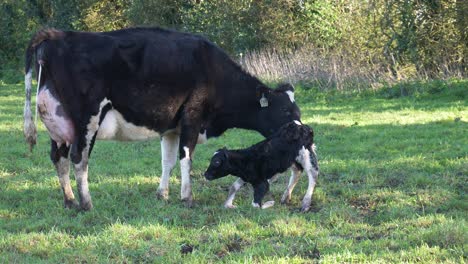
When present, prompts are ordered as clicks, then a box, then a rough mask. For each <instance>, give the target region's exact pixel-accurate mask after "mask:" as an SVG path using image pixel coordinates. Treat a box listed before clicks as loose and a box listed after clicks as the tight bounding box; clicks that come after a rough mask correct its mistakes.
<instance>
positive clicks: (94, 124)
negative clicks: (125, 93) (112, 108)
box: [86, 98, 110, 146]
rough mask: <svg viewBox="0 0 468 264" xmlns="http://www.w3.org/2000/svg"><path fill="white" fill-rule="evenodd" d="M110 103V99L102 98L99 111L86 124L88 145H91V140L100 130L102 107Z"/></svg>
mask: <svg viewBox="0 0 468 264" xmlns="http://www.w3.org/2000/svg"><path fill="white" fill-rule="evenodd" d="M108 103H110V101H109V99H107V98H104V100H102V102H101V103H100V104H99V112H98V113H97V114H96V115H93V116H91V118H90V119H89V123H88V125H87V126H86V128H87V133H86V144H87V146H89V144H90V142H91V140H92V139H93V137H94V134H95V133H96V131H98V128H99V118H100V116H101V111H102V108H103V107H104V106H105V105H106V104H108ZM98 134H99V133H98Z"/></svg>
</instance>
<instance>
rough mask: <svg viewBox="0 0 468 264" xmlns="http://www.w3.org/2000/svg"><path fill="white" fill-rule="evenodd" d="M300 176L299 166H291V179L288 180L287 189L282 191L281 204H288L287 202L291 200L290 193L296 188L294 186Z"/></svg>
mask: <svg viewBox="0 0 468 264" xmlns="http://www.w3.org/2000/svg"><path fill="white" fill-rule="evenodd" d="M301 174H302V170H301V169H299V166H298V165H297V164H293V165H292V166H291V177H290V178H289V184H288V187H287V188H286V190H285V191H284V193H283V197H282V198H281V203H282V204H288V203H289V201H290V200H291V193H292V191H293V190H294V187H296V184H297V182H298V181H299V178H300V177H301Z"/></svg>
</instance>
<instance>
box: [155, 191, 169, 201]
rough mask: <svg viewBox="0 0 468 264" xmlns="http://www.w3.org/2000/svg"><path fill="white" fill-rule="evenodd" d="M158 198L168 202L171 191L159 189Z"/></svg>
mask: <svg viewBox="0 0 468 264" xmlns="http://www.w3.org/2000/svg"><path fill="white" fill-rule="evenodd" d="M156 198H158V199H159V200H165V201H167V200H168V199H169V191H168V190H166V189H158V190H157V191H156Z"/></svg>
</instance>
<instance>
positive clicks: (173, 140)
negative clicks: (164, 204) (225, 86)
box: [158, 133, 179, 199]
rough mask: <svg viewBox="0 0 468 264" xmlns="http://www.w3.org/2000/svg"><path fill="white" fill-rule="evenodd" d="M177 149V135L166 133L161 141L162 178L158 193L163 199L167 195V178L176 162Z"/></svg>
mask: <svg viewBox="0 0 468 264" xmlns="http://www.w3.org/2000/svg"><path fill="white" fill-rule="evenodd" d="M178 148H179V135H177V134H175V133H166V134H164V136H163V137H162V140H161V154H162V158H161V159H162V161H161V162H162V167H163V168H162V176H161V180H160V182H159V188H158V193H159V195H161V196H162V197H163V198H164V199H166V198H168V197H167V196H168V195H169V178H170V176H171V171H172V169H173V168H174V166H175V164H176V161H177V149H178Z"/></svg>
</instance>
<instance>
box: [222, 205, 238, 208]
mask: <svg viewBox="0 0 468 264" xmlns="http://www.w3.org/2000/svg"><path fill="white" fill-rule="evenodd" d="M224 208H226V209H235V208H237V206H235V205H233V204H224Z"/></svg>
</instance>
